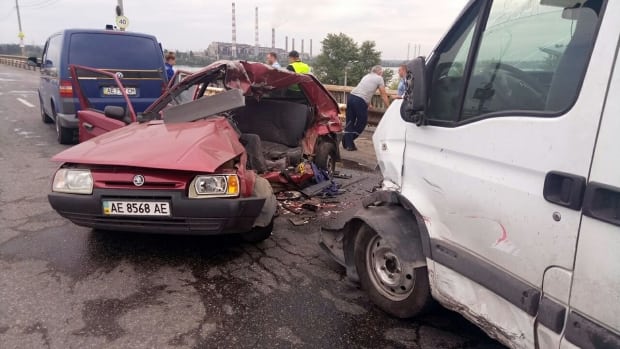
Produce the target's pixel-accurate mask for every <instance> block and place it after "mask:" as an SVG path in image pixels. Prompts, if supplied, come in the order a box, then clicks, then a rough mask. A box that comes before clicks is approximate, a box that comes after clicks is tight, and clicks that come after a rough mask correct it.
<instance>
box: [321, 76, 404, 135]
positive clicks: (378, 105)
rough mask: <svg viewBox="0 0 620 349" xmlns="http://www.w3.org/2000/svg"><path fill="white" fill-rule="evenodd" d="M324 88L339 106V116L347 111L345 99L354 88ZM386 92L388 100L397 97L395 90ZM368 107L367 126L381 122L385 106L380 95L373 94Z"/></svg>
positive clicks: (327, 86) (377, 93)
mask: <svg viewBox="0 0 620 349" xmlns="http://www.w3.org/2000/svg"><path fill="white" fill-rule="evenodd" d="M325 88H326V89H327V91H329V92H330V93H331V94H332V96H334V98H335V99H336V101H337V102H338V105H339V106H340V112H341V114H343V115H344V113H345V112H346V109H347V98H348V97H349V94H350V93H351V91H353V88H354V87H353V86H340V85H325ZM386 92H387V94H388V97H389V98H390V99H393V98H394V97H396V96H397V95H398V93H397V91H396V90H387V91H386ZM369 107H370V108H369V109H368V124H370V125H377V124H379V121H381V117H382V116H383V113H385V110H386V109H387V106H385V105H384V104H383V100H382V99H381V95H380V94H379V92H375V95H374V96H373V97H372V100H371V101H370V106H369Z"/></svg>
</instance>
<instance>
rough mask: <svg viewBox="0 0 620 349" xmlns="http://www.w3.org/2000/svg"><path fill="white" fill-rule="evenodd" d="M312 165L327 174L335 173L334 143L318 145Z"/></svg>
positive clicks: (327, 142)
mask: <svg viewBox="0 0 620 349" xmlns="http://www.w3.org/2000/svg"><path fill="white" fill-rule="evenodd" d="M314 163H315V164H316V165H317V166H318V168H320V169H322V170H325V171H327V173H329V174H331V173H334V172H335V171H336V146H335V145H334V143H332V142H329V141H326V142H321V143H319V146H318V148H317V150H316V156H315V157H314Z"/></svg>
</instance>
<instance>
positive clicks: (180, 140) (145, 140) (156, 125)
mask: <svg viewBox="0 0 620 349" xmlns="http://www.w3.org/2000/svg"><path fill="white" fill-rule="evenodd" d="M238 139H239V136H238V134H237V132H236V131H235V130H234V129H233V128H232V127H231V126H230V124H229V122H228V120H226V119H225V118H223V117H215V118H210V119H207V120H200V121H196V122H191V123H178V124H163V122H162V121H151V122H148V123H143V124H138V123H133V124H131V125H128V126H126V127H122V128H120V129H118V130H115V131H112V132H108V133H106V134H104V135H101V136H99V137H96V138H93V139H91V140H89V141H86V142H84V143H81V144H78V145H76V146H73V147H71V148H69V149H67V150H65V151H63V152H61V153H59V154H57V155H56V156H54V157H53V158H52V160H54V161H59V162H68V163H76V164H91V165H116V166H131V167H144V168H157V169H171V170H180V171H193V172H205V173H212V172H214V171H215V170H216V169H217V168H218V167H220V166H221V165H223V164H224V163H226V162H227V161H229V160H231V159H234V158H235V157H237V156H240V155H242V154H243V153H244V148H243V146H242V145H241V143H239V140H238Z"/></svg>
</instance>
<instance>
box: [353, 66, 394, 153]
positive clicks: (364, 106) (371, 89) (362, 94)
mask: <svg viewBox="0 0 620 349" xmlns="http://www.w3.org/2000/svg"><path fill="white" fill-rule="evenodd" d="M377 89H379V93H380V94H381V98H382V99H383V103H384V104H385V107H386V108H387V107H388V106H389V105H390V101H389V99H388V96H387V93H386V92H385V82H383V68H382V67H381V66H380V65H375V66H374V67H372V69H371V70H370V73H369V74H366V75H365V76H364V77H363V78H362V80H361V81H360V83H359V84H357V86H356V87H355V88H354V89H353V91H351V94H349V98H348V99H347V118H346V125H345V129H344V137H343V138H342V147H343V148H344V149H346V150H349V151H354V150H357V147H355V142H354V140H355V139H356V138H357V137H359V135H360V134H361V133H362V132H364V129H365V128H366V124H367V123H368V106H369V105H370V100H371V99H372V96H374V94H375V92H376V91H377Z"/></svg>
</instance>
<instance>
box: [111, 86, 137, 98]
mask: <svg viewBox="0 0 620 349" xmlns="http://www.w3.org/2000/svg"><path fill="white" fill-rule="evenodd" d="M125 92H127V95H128V96H135V95H137V94H138V91H137V89H136V88H135V87H125ZM103 95H104V96H122V95H123V92H122V91H121V89H120V88H118V87H103Z"/></svg>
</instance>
